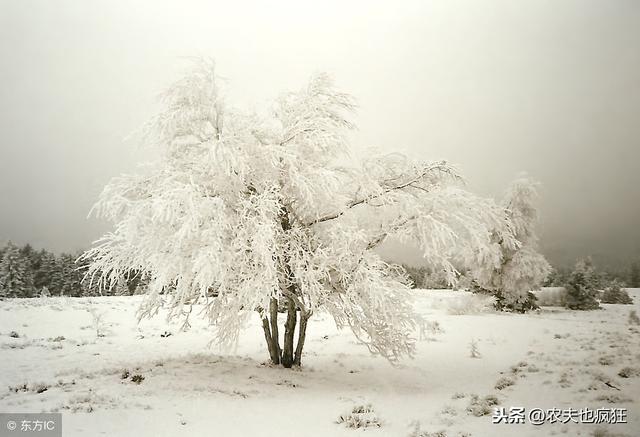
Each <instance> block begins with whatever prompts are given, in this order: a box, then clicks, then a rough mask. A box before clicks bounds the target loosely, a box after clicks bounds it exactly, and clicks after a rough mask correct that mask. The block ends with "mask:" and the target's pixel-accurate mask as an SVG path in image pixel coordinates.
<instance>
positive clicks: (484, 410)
mask: <svg viewBox="0 0 640 437" xmlns="http://www.w3.org/2000/svg"><path fill="white" fill-rule="evenodd" d="M499 403H500V402H499V401H498V397H497V396H496V395H487V396H485V397H483V398H481V397H479V396H478V395H472V396H471V401H470V402H469V406H468V407H467V413H469V414H472V415H474V416H476V417H480V416H487V415H489V414H491V413H492V412H493V407H495V406H496V405H498V404H499Z"/></svg>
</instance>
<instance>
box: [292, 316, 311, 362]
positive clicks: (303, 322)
mask: <svg viewBox="0 0 640 437" xmlns="http://www.w3.org/2000/svg"><path fill="white" fill-rule="evenodd" d="M310 316H311V313H307V314H301V315H300V325H299V326H298V344H297V346H296V355H295V357H294V359H293V365H294V366H299V365H300V363H301V362H302V348H304V340H305V338H306V335H307V321H308V320H309V317H310Z"/></svg>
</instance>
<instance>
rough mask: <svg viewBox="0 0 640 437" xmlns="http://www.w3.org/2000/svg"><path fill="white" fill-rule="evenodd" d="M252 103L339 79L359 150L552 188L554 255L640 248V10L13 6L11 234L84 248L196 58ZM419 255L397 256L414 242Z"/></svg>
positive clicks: (5, 132) (7, 152)
mask: <svg viewBox="0 0 640 437" xmlns="http://www.w3.org/2000/svg"><path fill="white" fill-rule="evenodd" d="M190 55H204V56H211V57H214V58H215V59H216V61H217V63H218V69H219V72H220V74H221V75H223V76H225V77H226V78H227V79H228V85H229V88H230V97H231V99H232V100H233V101H235V102H236V103H237V104H239V105H249V104H251V102H255V103H257V104H258V105H259V104H261V103H263V102H265V101H267V99H269V98H271V97H273V96H275V95H277V94H278V93H279V92H280V91H283V90H287V89H296V88H298V87H300V86H301V85H303V84H304V83H305V81H306V79H307V78H308V77H309V75H310V74H311V73H313V72H316V71H320V70H324V71H328V72H329V73H331V74H333V76H334V77H335V79H336V81H337V84H338V85H339V86H340V87H341V88H342V89H344V90H346V91H349V92H351V93H352V94H353V95H354V96H355V97H356V98H357V99H358V102H359V105H360V110H359V113H358V116H357V120H356V121H357V122H358V125H359V131H358V133H357V134H356V136H355V139H354V142H355V143H356V144H357V145H363V146H364V145H373V146H378V147H380V148H382V149H388V150H390V151H391V150H401V151H404V152H406V153H408V154H411V155H413V156H415V157H417V158H421V159H440V158H445V159H448V160H450V161H452V162H454V163H456V164H458V165H459V166H460V168H461V169H462V171H463V172H464V174H465V175H466V176H467V179H468V181H469V185H470V187H471V189H473V190H474V191H476V192H479V193H481V194H484V195H491V196H499V195H501V194H502V192H503V190H504V188H505V187H506V186H507V184H508V182H509V181H510V180H512V179H513V178H514V177H515V176H517V174H518V173H519V172H521V171H526V172H528V173H529V175H531V176H533V177H535V178H537V179H538V180H540V181H541V182H542V184H543V190H542V196H543V198H542V201H541V204H540V206H541V214H542V223H541V233H542V238H543V239H542V243H543V249H544V251H545V253H546V254H547V255H548V256H549V257H550V258H551V260H552V261H561V262H566V261H567V260H569V259H572V258H574V257H576V256H579V255H584V254H593V255H596V256H600V257H601V258H606V259H608V260H612V261H615V260H616V259H618V258H624V257H628V256H631V255H634V254H639V253H640V226H639V224H640V2H638V1H635V0H628V1H614V0H602V1H592V0H577V1H568V0H563V1H558V0H550V1H542V0H536V1H488V2H484V1H483V2H478V1H464V2H462V1H439V2H434V1H415V2H409V1H385V2H376V1H366V2H365V1H362V2H345V1H322V2H319V1H315V2H302V1H286V2H278V1H272V2H252V3H249V2H242V1H233V2H232V1H226V2H217V3H216V2H193V1H175V2H161V1H156V0H149V1H133V2H129V1H127V2H124V1H101V2H98V1H88V0H83V1H60V0H58V1H55V2H51V1H27V0H21V1H9V0H0V202H1V203H0V241H3V240H7V239H11V240H13V241H14V242H16V243H21V244H22V243H25V242H31V243H32V244H33V245H35V246H36V247H45V248H49V249H54V250H58V251H61V250H76V249H79V248H85V247H87V246H88V245H89V244H90V242H91V241H92V240H94V239H96V238H97V237H99V236H100V234H101V233H102V232H104V231H105V230H107V229H108V227H107V226H106V225H105V224H104V223H100V222H98V221H96V220H95V219H90V220H87V219H86V215H87V212H88V211H89V209H90V207H91V205H92V204H93V202H94V201H95V200H96V198H97V196H98V194H99V192H100V190H101V189H102V187H103V186H104V184H105V183H106V182H107V181H108V180H109V179H110V178H111V177H112V176H115V175H118V174H120V173H122V172H124V171H130V170H131V169H133V168H134V165H135V163H136V162H137V161H139V160H141V159H143V158H144V153H143V152H141V151H139V150H137V149H136V146H135V144H132V143H131V142H126V141H124V139H125V137H126V136H127V135H128V134H130V133H131V132H132V131H133V130H134V129H135V128H136V127H138V126H139V125H140V124H142V123H143V122H144V121H145V119H146V118H147V117H148V116H149V115H151V114H152V113H153V111H154V109H155V104H156V103H155V100H154V99H155V96H156V94H157V92H158V91H160V90H161V89H162V87H163V86H164V85H166V84H167V83H168V82H169V81H170V80H171V79H172V78H175V77H176V74H177V72H178V71H179V69H178V68H177V67H178V66H180V57H181V56H190ZM399 253H400V251H399V250H398V249H397V248H396V254H399Z"/></svg>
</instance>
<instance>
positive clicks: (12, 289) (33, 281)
mask: <svg viewBox="0 0 640 437" xmlns="http://www.w3.org/2000/svg"><path fill="white" fill-rule="evenodd" d="M78 256H80V253H77V254H70V253H62V254H59V255H56V254H54V253H51V252H49V251H46V250H44V249H43V250H38V251H37V250H34V249H33V247H31V245H29V244H27V245H25V246H22V247H18V246H16V245H14V244H13V243H11V242H9V243H7V244H6V245H5V246H4V247H2V248H0V297H37V296H42V295H45V296H47V295H54V296H73V297H81V296H97V295H100V294H112V295H130V294H135V293H136V292H140V291H141V286H142V285H143V284H141V281H140V278H139V277H136V276H135V275H132V278H131V279H130V280H128V281H122V282H121V283H119V284H117V285H116V286H115V287H114V288H113V289H112V290H99V289H98V288H97V287H95V286H91V287H90V286H89V284H88V281H85V282H83V281H82V279H83V276H84V268H83V267H84V265H83V264H82V263H76V260H77V258H78Z"/></svg>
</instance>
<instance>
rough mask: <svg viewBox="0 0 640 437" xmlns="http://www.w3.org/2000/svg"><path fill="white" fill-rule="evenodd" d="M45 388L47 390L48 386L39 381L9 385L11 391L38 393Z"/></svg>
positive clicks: (42, 391)
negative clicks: (29, 383)
mask: <svg viewBox="0 0 640 437" xmlns="http://www.w3.org/2000/svg"><path fill="white" fill-rule="evenodd" d="M47 390H49V386H48V385H47V384H44V383H41V382H39V383H36V384H31V385H30V386H29V385H27V383H23V384H19V385H16V386H13V387H12V386H9V391H12V392H14V393H18V392H29V391H32V392H34V393H38V394H40V393H44V392H45V391H47Z"/></svg>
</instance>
